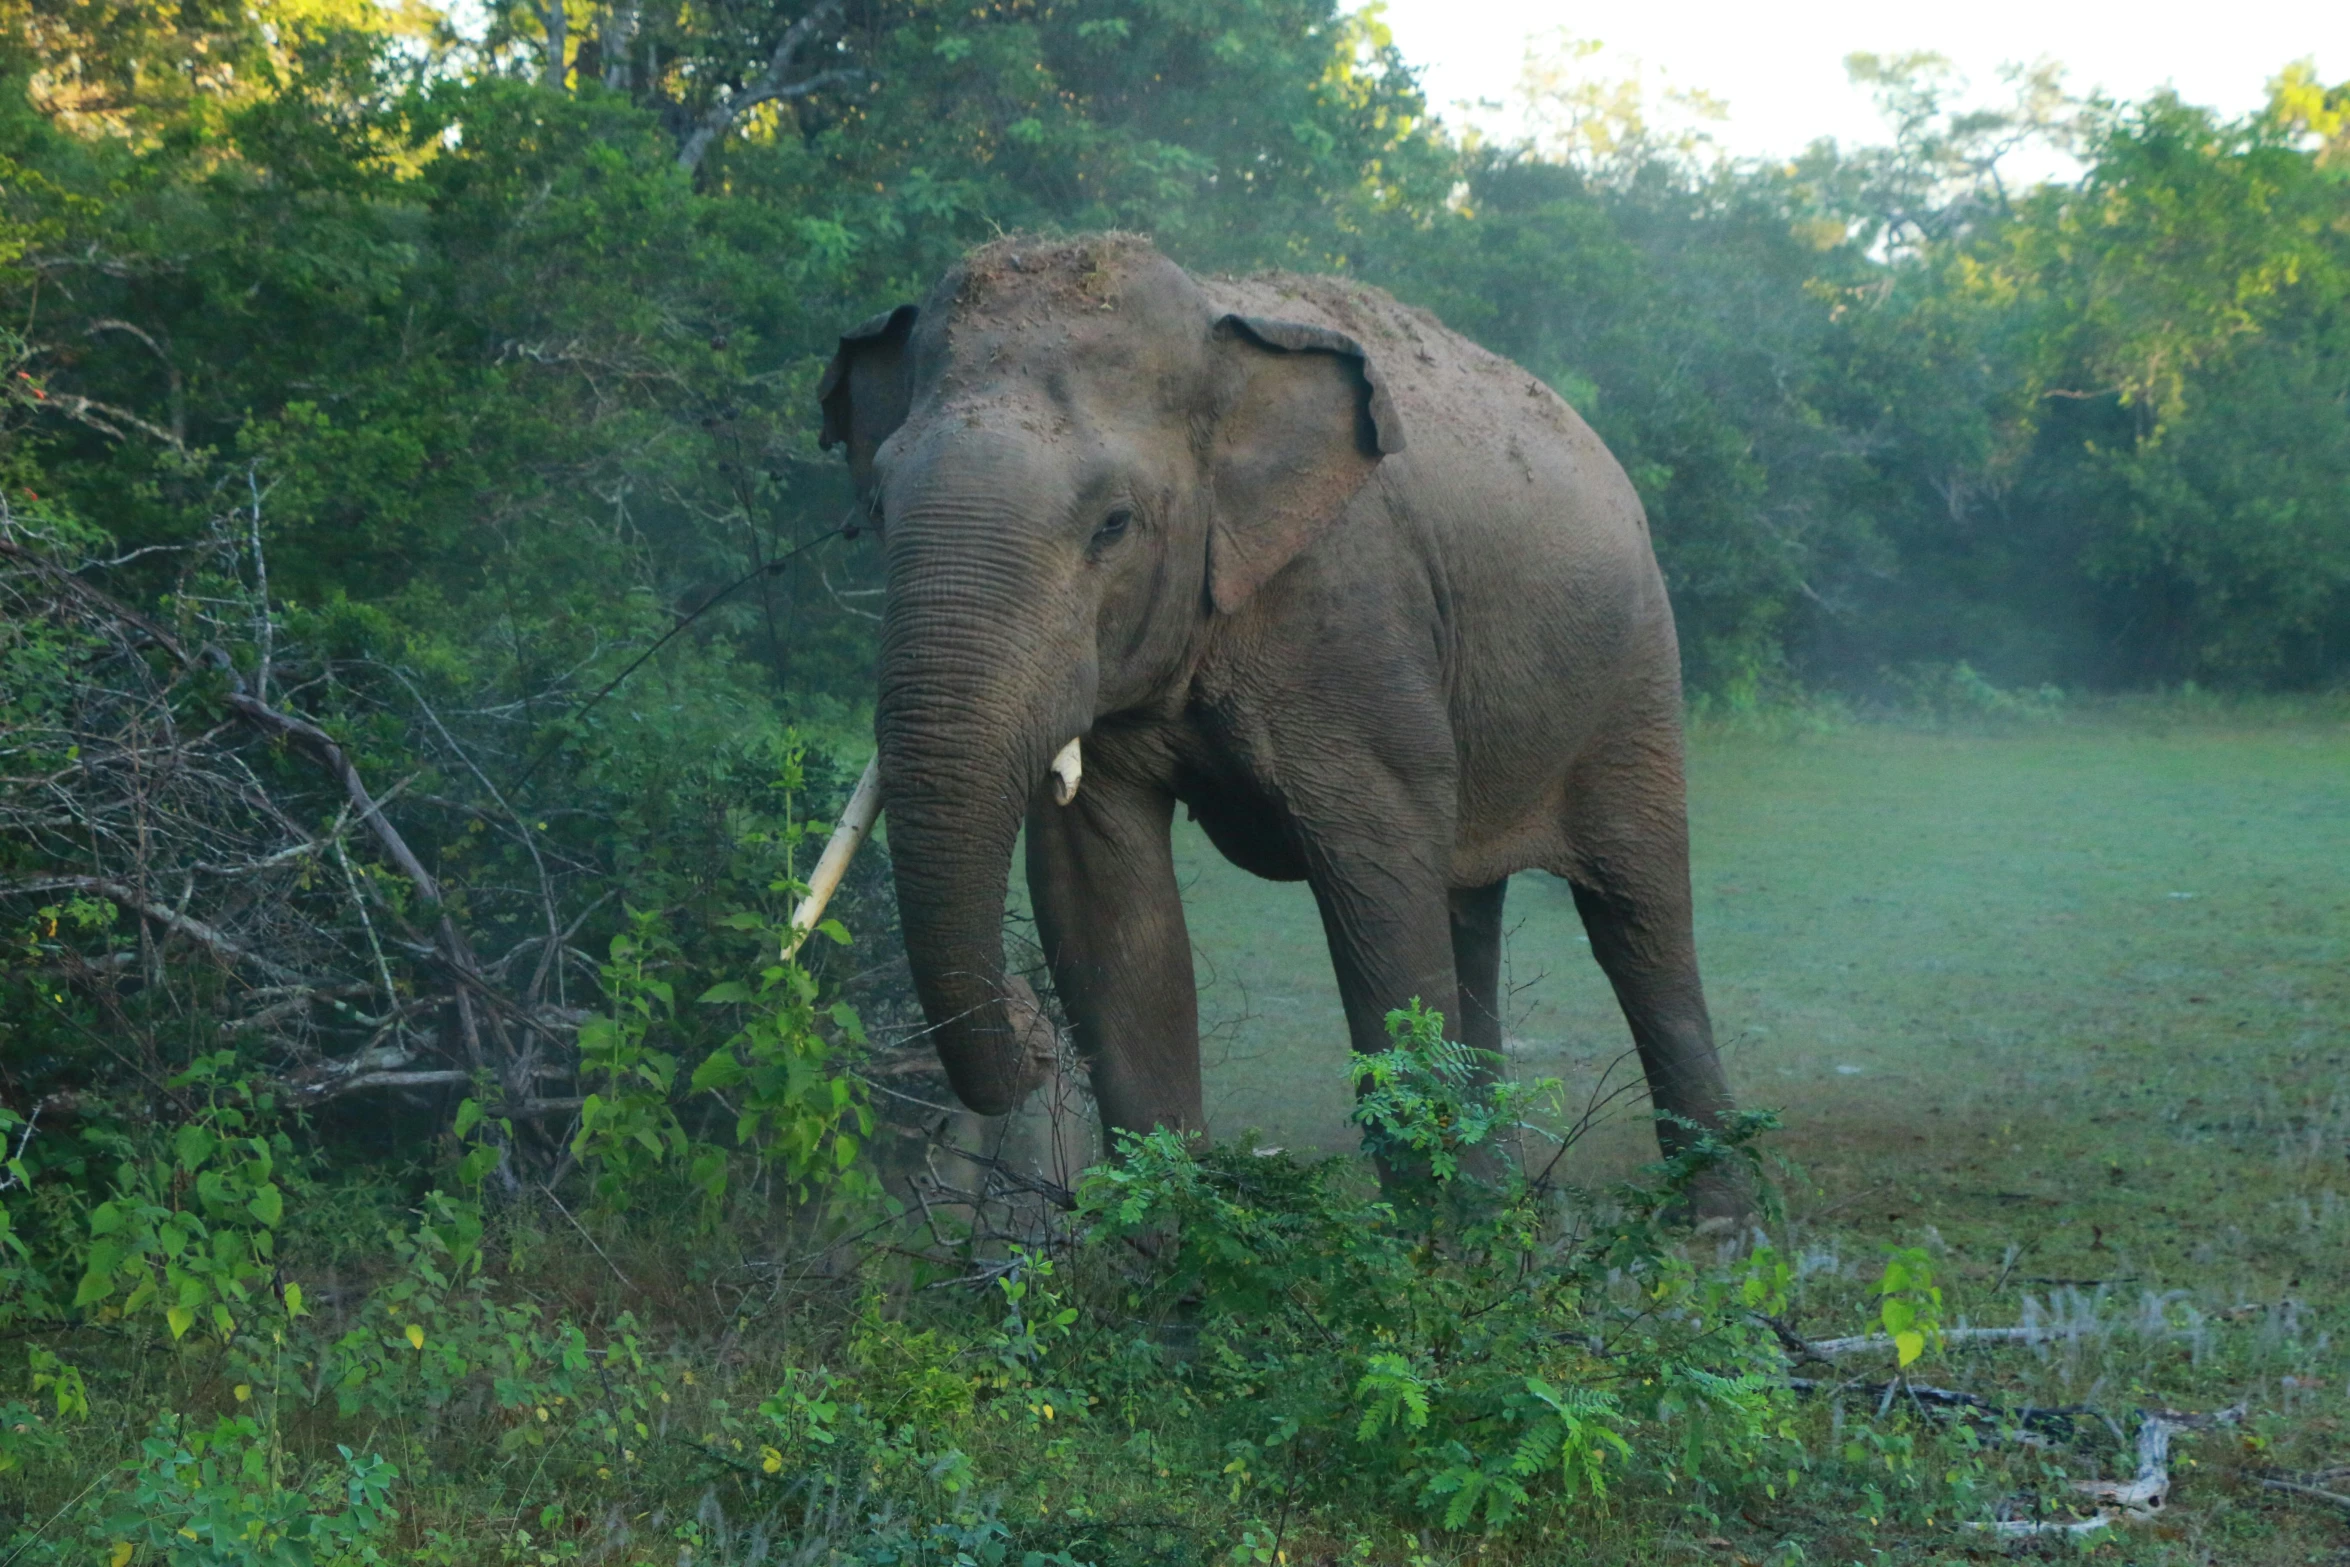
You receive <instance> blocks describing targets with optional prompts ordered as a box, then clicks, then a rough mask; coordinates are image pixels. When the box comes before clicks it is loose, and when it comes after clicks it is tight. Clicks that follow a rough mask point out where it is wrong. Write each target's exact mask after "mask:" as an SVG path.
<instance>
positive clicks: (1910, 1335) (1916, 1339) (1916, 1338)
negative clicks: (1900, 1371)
mask: <svg viewBox="0 0 2350 1567" xmlns="http://www.w3.org/2000/svg"><path fill="white" fill-rule="evenodd" d="M1925 1352H1926V1336H1925V1335H1924V1334H1923V1333H1919V1332H1916V1331H1914V1330H1911V1331H1904V1332H1900V1333H1896V1334H1894V1335H1893V1353H1894V1354H1895V1355H1896V1356H1898V1357H1899V1358H1900V1363H1901V1364H1902V1365H1903V1366H1907V1365H1908V1364H1909V1363H1910V1362H1911V1361H1913V1360H1915V1359H1917V1358H1918V1356H1920V1355H1922V1354H1924V1353H1925Z"/></svg>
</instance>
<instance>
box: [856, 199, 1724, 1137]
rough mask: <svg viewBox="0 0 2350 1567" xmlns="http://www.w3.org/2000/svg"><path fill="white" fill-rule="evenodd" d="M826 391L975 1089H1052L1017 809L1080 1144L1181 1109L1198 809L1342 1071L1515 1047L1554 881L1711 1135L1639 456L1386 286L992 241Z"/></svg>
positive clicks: (1705, 1032)
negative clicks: (1296, 901)
mask: <svg viewBox="0 0 2350 1567" xmlns="http://www.w3.org/2000/svg"><path fill="white" fill-rule="evenodd" d="M821 395H822V399H823V404H824V413H825V433H824V439H825V443H826V444H827V445H828V446H829V445H832V444H834V443H836V442H845V444H846V445H847V446H848V449H849V452H848V455H849V462H850V467H851V470H852V473H853V475H854V477H855V480H856V483H857V486H858V489H859V492H860V495H861V496H862V497H863V499H864V502H865V504H866V506H867V508H868V509H869V511H870V513H871V515H872V516H873V518H874V519H875V523H876V525H877V526H878V528H879V531H880V534H881V539H882V548H883V550H884V551H885V554H886V558H887V565H888V604H887V611H886V614H885V619H884V627H883V632H882V653H881V690H880V702H879V708H878V714H877V720H876V726H877V729H878V732H879V740H880V755H881V778H882V785H883V794H884V799H885V800H886V802H887V809H888V812H889V823H890V828H889V832H890V846H891V851H892V857H893V859H894V861H895V864H896V868H897V883H898V899H899V907H900V911H901V914H902V916H903V919H904V924H905V933H906V941H907V946H908V951H909V954H910V956H911V958H912V962H913V970H914V976H915V981H916V985H917V987H918V989H919V991H920V993H921V998H922V1004H923V1007H924V1009H925V1011H926V1012H927V1014H928V1016H929V1019H930V1021H931V1022H932V1024H934V1025H935V1027H936V1038H937V1044H938V1051H939V1055H940V1058H941V1059H942V1061H943V1062H944V1063H945V1066H946V1070H947V1073H948V1076H949V1078H950V1079H951V1080H952V1082H953V1085H954V1089H955V1092H956V1093H957V1094H958V1095H959V1096H960V1097H961V1098H962V1100H963V1102H964V1103H965V1104H967V1105H969V1106H970V1107H971V1108H973V1109H974V1110H978V1111H981V1112H983V1113H988V1114H1001V1113H1004V1112H1007V1111H1009V1110H1011V1109H1012V1108H1013V1107H1014V1106H1015V1105H1017V1104H1018V1103H1019V1102H1020V1100H1021V1099H1022V1098H1023V1097H1024V1095H1025V1094H1026V1093H1027V1091H1028V1089H1029V1088H1030V1087H1031V1086H1033V1084H1034V1083H1035V1081H1036V1079H1037V1074H1038V1065H1039V1064H1038V1061H1037V1052H1036V1050H1035V1048H1034V1041H1035V1038H1036V1024H1035V1019H1034V1016H1033V1011H1032V1004H1031V1003H1030V1002H1029V1001H1028V1000H1027V999H1026V997H1025V994H1024V992H1025V987H1023V986H1020V985H1019V984H1018V983H1017V982H1016V981H1014V982H1009V983H1008V982H1007V980H1006V976H1005V973H1004V968H1003V951H1002V943H1001V935H1000V930H1001V922H1002V916H1003V909H1004V899H1005V892H1006V887H1007V878H1008V876H1009V872H1010V862H1011V855H1012V849H1013V845H1014V843H1015V840H1016V838H1017V835H1018V833H1019V830H1020V827H1021V825H1022V822H1023V820H1025V822H1026V825H1027V829H1028V878H1029V886H1030V889H1031V893H1032V896H1033V899H1034V903H1035V907H1036V913H1037V922H1038V927H1039V932H1040V935H1041V938H1042V941H1043V945H1044V948H1045V952H1046V955H1047V957H1048V960H1049V962H1050V964H1051V969H1052V975H1053V981H1054V984H1055V985H1056V987H1057V988H1058V990H1059V992H1060V995H1061V998H1062V1000H1063V1003H1064V1004H1065V1006H1066V1007H1067V1009H1068V1013H1069V1017H1070V1020H1071V1022H1072V1023H1073V1024H1074V1026H1075V1029H1076V1036H1077V1045H1078V1049H1079V1053H1080V1055H1081V1056H1082V1057H1083V1058H1084V1059H1085V1060H1086V1062H1087V1063H1088V1065H1089V1068H1090V1071H1091V1073H1092V1079H1093V1087H1094V1092H1095V1096H1096V1098H1097V1100H1098V1101H1099V1103H1100V1106H1101V1112H1102V1116H1103V1119H1104V1121H1105V1122H1106V1123H1107V1124H1108V1126H1110V1127H1112V1128H1136V1129H1141V1128H1148V1127H1152V1126H1156V1125H1166V1126H1174V1127H1182V1128H1190V1129H1202V1128H1203V1127H1204V1118H1203V1115H1202V1112H1201V1100H1200V1068H1199V1020H1198V1004H1197V997H1196V993H1195V990H1194V982H1193V977H1192V961H1191V944H1190V940H1189V938H1188V936H1187V935H1186V933H1185V929H1184V921H1183V905H1182V902H1181V899H1180V897H1179V896H1178V894H1177V889H1176V880H1175V871H1174V866H1173V863H1172V861H1171V859H1170V853H1169V826H1170V822H1171V820H1172V816H1173V813H1174V811H1175V809H1176V807H1177V806H1178V805H1179V804H1180V805H1182V806H1184V807H1186V808H1188V809H1189V810H1190V811H1191V812H1192V814H1193V815H1194V816H1195V817H1196V818H1197V819H1198V821H1199V823H1200V825H1201V826H1202V827H1203V828H1204V829H1205V830H1206V831H1207V834H1208V836H1209V838H1210V839H1211V840H1213V841H1214V843H1215V844H1216V846H1217V848H1218V849H1220V850H1221V851H1222V852H1223V853H1224V854H1225V855H1226V856H1227V857H1228V858H1230V859H1231V860H1232V861H1233V862H1234V863H1235V864H1238V865H1240V866H1242V867H1244V868H1246V869H1248V870H1250V871H1253V872H1255V873H1256V874H1258V875H1260V876H1266V877H1271V878H1273V879H1276V880H1291V881H1294V880H1303V881H1305V882H1307V883H1308V884H1309V885H1310V886H1311V887H1312V889H1313V893H1314V897H1315V901H1316V902H1317V903H1318V904H1319V905H1320V908H1321V912H1322V920H1323V924H1324V927H1325V929H1326V931H1327V933H1328V936H1329V942H1330V954H1331V960H1332V962H1333V964H1334V965H1335V967H1336V969H1337V974H1338V982H1339V988H1340V991H1341V993H1342V995H1343V997H1344V999H1345V1005H1346V1015H1347V1025H1348V1029H1349V1032H1350V1033H1351V1035H1352V1039H1353V1043H1354V1045H1355V1047H1356V1048H1357V1049H1359V1050H1377V1049H1383V1048H1385V1045H1386V1032H1385V1028H1384V1018H1385V1016H1386V1014H1387V1012H1388V1011H1389V1010H1390V1009H1391V1008H1394V1007H1398V1006H1401V1005H1403V1004H1404V1003H1405V1002H1407V1001H1408V1000H1410V999H1411V998H1412V997H1414V996H1418V997H1422V998H1424V999H1425V1000H1426V1002H1427V1003H1428V1004H1429V1005H1431V1006H1434V1007H1438V1008H1441V1009H1442V1010H1443V1011H1444V1013H1445V1014H1446V1015H1447V1017H1449V1018H1451V1019H1452V1020H1454V1024H1455V1027H1454V1032H1455V1033H1456V1034H1457V1035H1458V1036H1459V1037H1461V1038H1463V1039H1465V1040H1466V1041H1467V1042H1468V1043H1470V1044H1472V1045H1475V1046H1478V1047H1480V1048H1482V1049H1485V1050H1488V1051H1498V1050H1499V1048H1500V1046H1501V1024H1500V1019H1499V1013H1498V1009H1499V1006H1500V1002H1501V995H1500V958H1501V917H1502V898H1503V892H1504V889H1505V887H1506V878H1507V877H1508V876H1509V875H1510V874H1511V873H1512V872H1514V871H1520V870H1526V869H1529V868H1534V867H1539V868H1541V869H1544V870H1549V871H1553V872H1555V873H1557V874H1558V875H1560V876H1562V877H1564V878H1566V879H1567V880H1568V881H1569V882H1570V883H1571V884H1572V885H1573V888H1574V895H1575V903H1576V907H1577V909H1578V910H1579V911H1580V913H1581V915H1582V918H1583V922H1584V926H1585V928H1586V929H1587V930H1588V931H1589V933H1590V938H1591V946H1592V951H1593V953H1594V954H1595V955H1596V957H1597V958H1598V960H1599V962H1600V965H1601V966H1602V967H1603V968H1604V969H1605V970H1606V972H1607V975H1608V978H1609V979H1610V980H1611V981H1612V982H1613V984H1614V986H1615V990H1616V995H1617V998H1618V1000H1619V1001H1620V1002H1621V1004H1622V1006H1623V1010H1624V1015H1625V1017H1626V1019H1627V1020H1628V1021H1629V1022H1630V1024H1631V1027H1632V1034H1633V1038H1634V1040H1635V1041H1636V1042H1637V1044H1638V1047H1639V1053H1640V1059H1641V1063H1642V1065H1643V1067H1644V1068H1645V1069H1646V1072H1647V1076H1648V1084H1649V1088H1650V1091H1651V1094H1652V1095H1653V1097H1654V1100H1655V1103H1656V1105H1657V1106H1658V1108H1659V1109H1661V1110H1668V1111H1671V1112H1674V1113H1675V1114H1676V1115H1678V1116H1680V1117H1683V1118H1686V1120H1688V1121H1689V1122H1692V1123H1695V1124H1697V1125H1699V1126H1704V1125H1710V1124H1713V1123H1715V1122H1717V1121H1718V1119H1719V1118H1720V1117H1721V1116H1722V1115H1723V1114H1724V1113H1725V1112H1726V1111H1728V1109H1729V1108H1730V1105H1731V1100H1730V1094H1729V1089H1728V1086H1727V1084H1726V1082H1725V1081H1724V1078H1723V1074H1722V1069H1721V1063H1720V1061H1719V1059H1718V1058H1717V1056H1716V1054H1715V1051H1714V1044H1713V1037H1712V1030H1711V1025H1710V1024H1709V1023H1708V1021H1707V1017H1706V1008H1705V998H1704V994H1703V992H1702V990H1701V988H1700V986H1699V983H1698V973H1697V960H1696V952H1695V948H1694V945H1693V943H1692V940H1691V936H1690V902H1689V872H1688V839H1687V827H1686V818H1685V812H1684V805H1683V791H1682V750H1681V729H1680V712H1681V693H1680V673H1679V661H1678V655H1677V652H1676V647H1675V642H1674V635H1673V618H1672V611H1671V609H1670V607H1669V606H1668V604H1667V603H1666V600H1665V591H1664V584H1663V582H1662V580H1661V578H1660V577H1659V575H1658V572H1657V566H1656V560H1655V557H1654V555H1653V553H1652V552H1651V550H1650V547H1649V539H1648V527H1647V521H1646V519H1645V517H1644V516H1643V515H1642V512H1641V508H1640V503H1639V500H1638V498H1637V497H1636V496H1635V495H1634V493H1633V491H1632V487H1631V485H1630V483H1629V482H1628V481H1627V480H1626V479H1625V476H1624V473H1623V470H1622V469H1621V468H1620V467H1618V466H1617V464H1616V462H1615V460H1614V459H1613V458H1612V457H1610V456H1609V455H1608V452H1607V450H1606V448H1605V447H1603V446H1602V445H1601V444H1600V441H1599V439H1598V437H1596V436H1595V435H1593V434H1592V433H1591V431H1590V429H1589V428H1588V427H1587V426H1586V425H1585V424H1584V423H1583V421H1582V420H1581V419H1579V418H1577V417H1576V415H1575V413H1574V411H1573V410H1571V409H1570V408H1568V407H1567V405H1566V404H1565V403H1563V402H1561V401H1560V400H1559V398H1558V397H1556V396H1555V395H1553V394H1552V393H1551V391H1550V390H1549V389H1548V388H1547V387H1545V386H1543V385H1542V384H1541V383H1540V382H1538V381H1536V380H1534V379H1533V378H1532V377H1530V376H1528V375H1527V374H1526V373H1525V372H1524V371H1522V370H1519V369H1517V368H1515V367H1514V366H1512V365H1510V364H1508V363H1507V362H1505V361H1503V360H1501V359H1497V358H1495V357H1494V356H1493V355H1491V354H1488V353H1486V352H1485V351H1484V350H1482V349H1480V348H1478V347H1476V346H1475V345H1473V344H1471V343H1469V342H1467V341H1465V340H1463V339H1462V338H1460V337H1457V336H1455V335H1454V334H1452V333H1451V332H1448V331H1446V330H1445V329H1444V328H1443V327H1442V326H1440V325H1438V324H1437V322H1436V321H1435V320H1434V319H1433V318H1432V317H1429V316H1428V315H1426V314H1424V313H1422V312H1419V311H1416V310H1410V309H1406V308H1404V307H1403V306H1400V305H1398V304H1397V303H1396V302H1395V301H1393V300H1392V299H1390V298H1388V297H1387V296H1386V295H1384V294H1382V293H1380V292H1378V291H1377V290H1375V289H1370V288H1365V287H1362V286H1360V285H1357V284H1353V283H1348V282H1344V281H1340V280H1336V279H1328V278H1308V277H1295V276H1266V277H1257V278H1249V279H1243V280H1224V279H1217V280H1203V279H1195V278H1193V277H1191V276H1189V275H1188V274H1186V273H1185V272H1183V271H1182V270H1181V269H1179V268H1177V267H1176V266H1175V265H1174V264H1173V263H1171V262H1169V261H1168V260H1166V259H1165V258H1164V257H1162V256H1160V255H1159V254H1158V253H1157V252H1156V251H1155V250H1153V249H1151V248H1150V246H1149V245H1148V244H1147V242H1144V241H1141V240H1138V239H1135V238H1132V237H1130V236H1120V235H1107V236H1098V237H1094V238H1091V239H1085V240H1078V241H1065V242H1038V241H1018V240H1011V241H999V242H997V243H996V244H994V245H991V246H989V247H987V248H986V249H984V250H981V251H978V252H976V253H974V254H973V255H972V256H971V257H969V258H967V259H966V260H965V262H964V263H963V264H962V265H961V266H959V267H958V268H957V269H956V270H955V271H953V272H952V273H950V274H949V275H948V276H947V277H946V279H945V280H944V281H943V282H941V283H940V284H939V286H938V288H937V289H936V290H935V291H934V292H933V293H932V294H931V296H930V298H929V300H928V301H926V302H925V303H924V304H923V305H922V306H921V307H920V309H919V311H916V310H915V309H914V308H913V307H910V306H908V307H901V308H900V309H899V310H898V311H896V312H894V313H893V314H892V315H890V316H887V317H881V318H877V319H876V320H874V321H871V322H868V323H866V324H865V325H864V326H862V327H859V328H858V329H857V330H856V331H854V332H852V333H850V334H849V335H848V336H847V337H844V338H843V339H842V342H841V349H840V353H839V356H838V357H837V358H836V359H835V360H834V362H833V366H832V369H831V371H830V372H829V373H828V374H827V376H826V378H825V383H824V387H823V391H822V394H821ZM1071 736H1082V737H1083V740H1084V782H1083V785H1082V787H1081V789H1080V791H1079V793H1078V795H1077V797H1076V799H1075V801H1074V802H1073V803H1071V804H1069V805H1066V806H1063V805H1058V804H1056V803H1055V802H1054V797H1053V790H1052V785H1051V780H1050V779H1049V777H1048V775H1047V768H1048V765H1049V763H1050V761H1051V759H1052V757H1053V756H1054V754H1055V753H1056V752H1057V751H1058V750H1060V748H1061V747H1062V745H1063V744H1064V743H1065V742H1066V741H1068V740H1069V738H1070V737H1071ZM1659 1135H1660V1138H1661V1140H1662V1141H1663V1142H1664V1144H1665V1146H1666V1149H1667V1151H1668V1152H1669V1151H1671V1150H1672V1149H1673V1148H1674V1147H1675V1146H1676V1145H1678V1144H1680V1143H1682V1142H1684V1141H1685V1140H1686V1137H1687V1136H1688V1134H1687V1133H1686V1132H1684V1131H1683V1130H1682V1129H1680V1128H1678V1127H1676V1126H1674V1125H1672V1124H1670V1122H1669V1121H1660V1123H1659Z"/></svg>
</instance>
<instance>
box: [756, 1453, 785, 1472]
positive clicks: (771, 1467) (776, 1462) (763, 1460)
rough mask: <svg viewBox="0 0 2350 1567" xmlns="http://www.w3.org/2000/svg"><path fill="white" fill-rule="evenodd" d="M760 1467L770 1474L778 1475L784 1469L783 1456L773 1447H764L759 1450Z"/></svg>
mask: <svg viewBox="0 0 2350 1567" xmlns="http://www.w3.org/2000/svg"><path fill="white" fill-rule="evenodd" d="M759 1467H760V1468H762V1469H764V1470H766V1471H767V1472H768V1473H769V1474H776V1473H778V1472H780V1471H781V1470H782V1468H783V1455H782V1454H781V1453H779V1452H777V1451H776V1450H775V1449H774V1448H772V1447H762V1448H760V1449H759Z"/></svg>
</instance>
